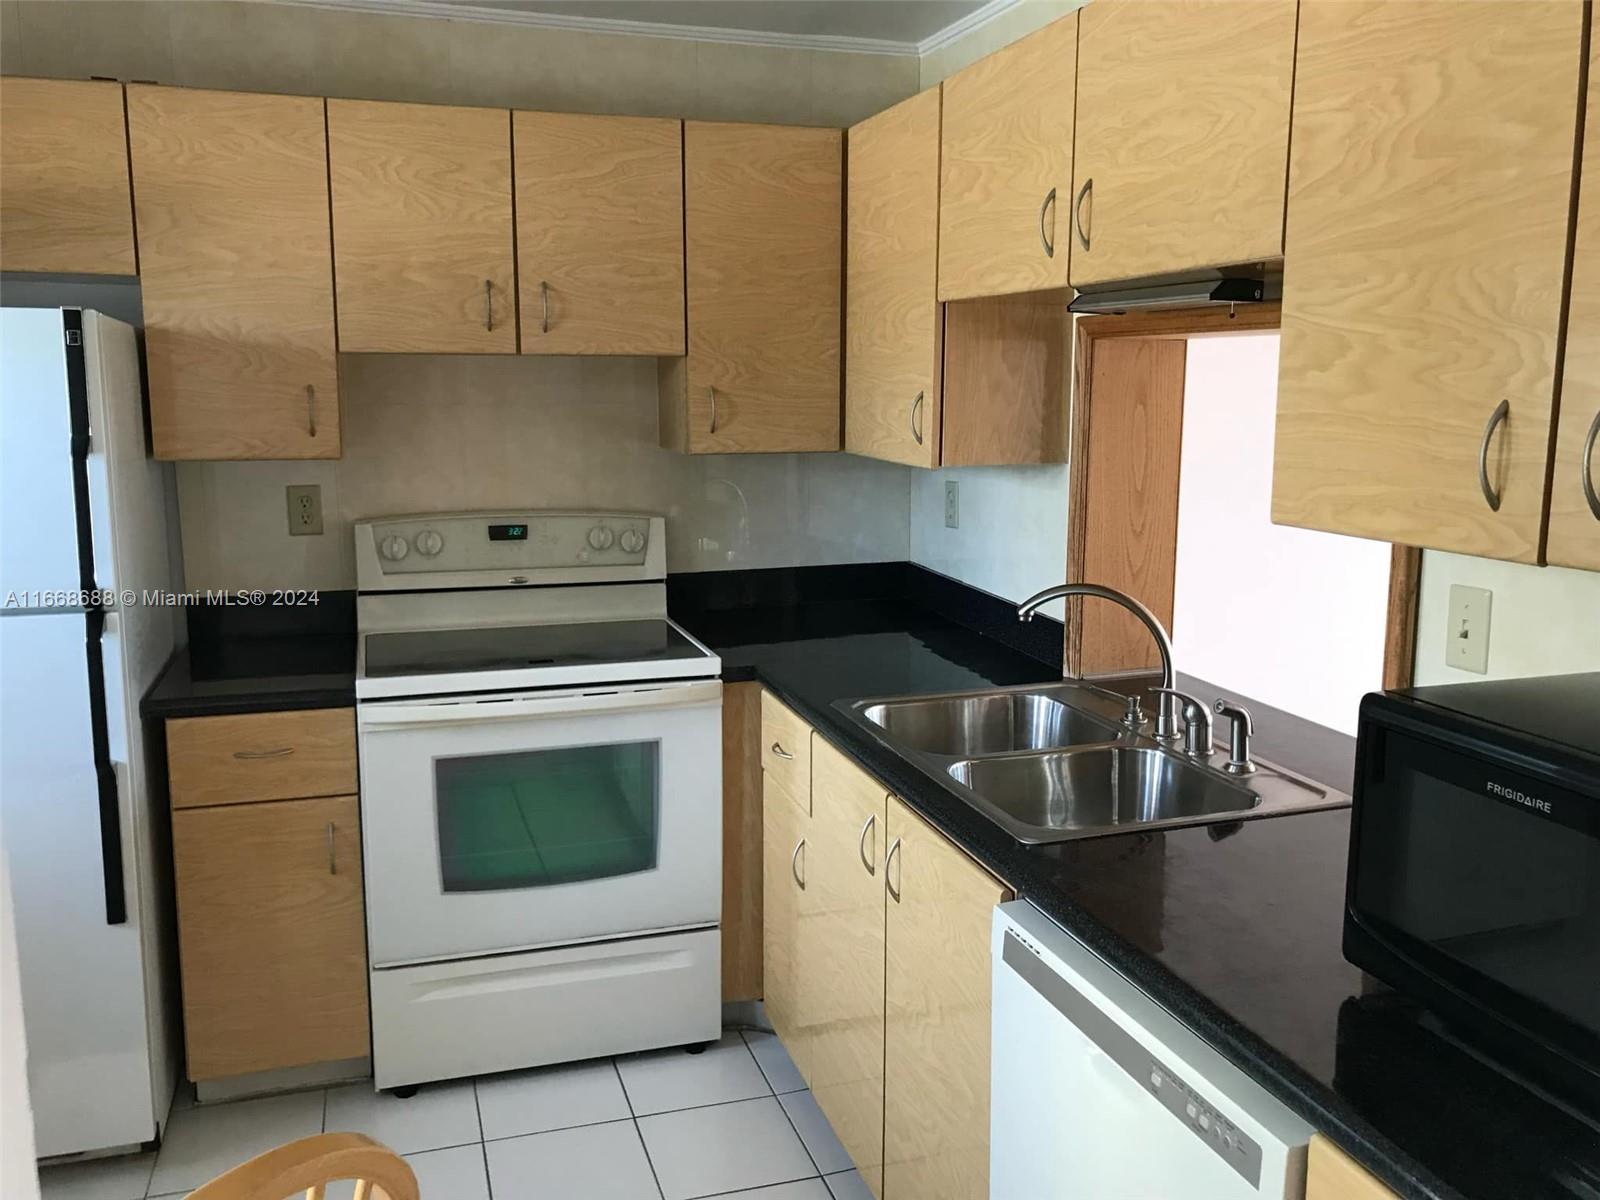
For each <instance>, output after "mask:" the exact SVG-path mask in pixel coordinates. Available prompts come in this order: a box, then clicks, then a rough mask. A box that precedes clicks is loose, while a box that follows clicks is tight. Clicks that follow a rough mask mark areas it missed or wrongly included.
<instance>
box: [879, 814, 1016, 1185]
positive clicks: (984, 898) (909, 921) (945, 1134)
mask: <svg viewBox="0 0 1600 1200" xmlns="http://www.w3.org/2000/svg"><path fill="white" fill-rule="evenodd" d="M888 839H889V846H890V847H891V850H892V853H891V856H890V860H889V863H888V867H887V870H888V872H889V878H888V895H889V903H888V908H887V916H886V920H885V922H884V924H885V934H884V943H885V947H886V966H885V970H884V982H885V993H886V1015H885V1043H884V1055H883V1060H884V1097H883V1099H884V1109H883V1196H884V1197H885V1198H886V1200H913V1198H915V1200H985V1198H986V1197H987V1196H988V1195H989V1010H990V1003H989V991H990V977H989V970H990V968H989V958H990V956H989V936H990V926H991V923H992V921H993V915H994V907H995V905H997V904H999V903H1001V902H1002V901H1004V900H1008V899H1010V898H1011V893H1010V892H1009V891H1008V890H1007V889H1006V888H1005V887H1004V886H1002V885H1001V884H1000V883H998V882H996V880H995V879H994V878H993V876H991V875H990V874H989V873H988V872H987V871H985V870H983V868H981V867H979V866H978V865H977V864H976V863H974V862H973V861H972V860H971V859H970V858H968V857H967V856H966V855H965V854H963V853H962V852H961V851H960V850H958V849H957V848H956V847H955V846H954V845H952V844H951V843H950V842H949V841H948V840H947V839H946V838H945V837H944V836H943V835H942V834H940V833H939V832H938V831H937V830H935V829H934V828H933V827H932V826H930V825H929V824H928V823H927V822H926V821H924V820H922V819H921V818H920V817H918V816H917V815H916V814H915V813H913V812H912V811H911V810H910V809H909V808H907V807H906V806H905V804H903V803H902V802H901V801H899V800H898V799H894V798H890V800H889V828H888Z"/></svg>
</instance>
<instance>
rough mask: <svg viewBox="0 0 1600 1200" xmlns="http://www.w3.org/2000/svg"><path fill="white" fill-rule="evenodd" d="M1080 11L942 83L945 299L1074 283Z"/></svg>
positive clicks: (941, 287) (941, 230) (941, 217)
mask: <svg viewBox="0 0 1600 1200" xmlns="http://www.w3.org/2000/svg"><path fill="white" fill-rule="evenodd" d="M1077 59H1078V14H1077V13H1071V14H1069V15H1068V16H1065V17H1062V18H1061V19H1060V20H1057V21H1053V22H1052V23H1051V24H1049V25H1046V26H1045V27H1044V28H1043V29H1041V30H1039V31H1038V32H1037V33H1033V34H1030V35H1029V36H1027V37H1025V38H1023V39H1021V40H1020V41H1016V42H1013V43H1012V44H1011V45H1009V46H1006V47H1005V48H1004V49H1001V50H998V51H996V52H995V53H993V54H990V55H988V56H987V57H985V58H982V59H980V60H979V61H977V62H975V63H973V64H972V65H971V66H970V67H967V68H965V69H964V70H961V71H958V72H957V73H956V74H954V75H952V76H950V78H948V79H946V80H945V81H944V125H943V131H942V133H941V151H940V185H939V299H941V300H953V299H957V298H959V297H964V296H1001V295H1006V294H1007V293H1011V292H1026V291H1035V290H1038V289H1041V288H1060V287H1065V286H1066V284H1067V260H1068V254H1069V251H1070V248H1071V241H1072V237H1071V232H1070V217H1069V210H1070V205H1071V201H1072V137H1073V107H1074V99H1075V87H1076V80H1077Z"/></svg>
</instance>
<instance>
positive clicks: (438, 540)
mask: <svg viewBox="0 0 1600 1200" xmlns="http://www.w3.org/2000/svg"><path fill="white" fill-rule="evenodd" d="M413 541H414V543H415V545H416V547H417V553H418V554H421V555H423V556H425V557H427V558H432V557H433V556H434V555H435V554H437V553H439V551H441V550H443V549H444V538H443V537H441V536H440V535H439V532H438V531H437V530H434V529H424V530H423V531H422V532H421V533H419V534H417V536H416V537H415V538H414V539H413Z"/></svg>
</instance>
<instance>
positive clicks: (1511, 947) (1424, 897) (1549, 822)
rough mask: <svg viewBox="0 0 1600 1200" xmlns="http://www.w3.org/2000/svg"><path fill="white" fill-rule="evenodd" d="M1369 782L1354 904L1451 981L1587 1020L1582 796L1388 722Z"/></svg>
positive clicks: (1598, 857)
mask: <svg viewBox="0 0 1600 1200" xmlns="http://www.w3.org/2000/svg"><path fill="white" fill-rule="evenodd" d="M1368 790H1369V794H1370V799H1369V800H1368V801H1367V802H1366V803H1365V804H1363V806H1362V808H1363V811H1362V817H1361V822H1362V824H1361V831H1360V848H1361V851H1360V857H1359V859H1358V865H1357V872H1356V879H1355V897H1354V899H1355V906H1356V909H1357V912H1358V914H1360V915H1361V916H1363V917H1364V918H1366V919H1367V920H1369V921H1372V920H1376V921H1377V922H1380V923H1382V924H1383V925H1385V926H1387V927H1389V928H1391V929H1395V930H1398V931H1400V932H1401V933H1402V934H1403V935H1405V936H1406V937H1408V938H1410V939H1414V940H1415V942H1418V943H1421V945H1422V946H1423V947H1426V948H1427V950H1428V951H1429V952H1430V957H1431V959H1432V961H1431V962H1430V964H1429V965H1430V966H1431V967H1432V968H1433V969H1434V970H1435V971H1436V972H1437V973H1439V974H1441V975H1443V976H1446V977H1448V978H1451V979H1453V980H1455V981H1456V982H1457V983H1458V984H1464V985H1465V986H1467V987H1468V988H1470V989H1472V990H1481V986H1482V982H1483V981H1487V982H1488V983H1489V985H1490V986H1491V987H1494V988H1502V989H1505V991H1506V992H1509V993H1513V994H1515V995H1517V996H1519V997H1521V998H1523V999H1524V1000H1525V1001H1532V1002H1533V1004H1535V1005H1536V1006H1539V1007H1542V1008H1544V1009H1546V1010H1551V1011H1554V1012H1555V1013H1558V1014H1560V1015H1561V1016H1562V1017H1563V1018H1565V1019H1566V1020H1568V1021H1572V1022H1575V1023H1576V1024H1577V1025H1579V1026H1580V1027H1582V1028H1584V1029H1586V1030H1589V1031H1591V1032H1596V1031H1600V987H1596V986H1595V980H1596V979H1600V828H1597V820H1596V813H1597V807H1596V805H1595V803H1594V802H1593V801H1592V800H1586V799H1585V798H1584V797H1582V796H1577V795H1574V794H1572V793H1570V792H1567V791H1564V790H1562V789H1559V788H1556V787H1554V786H1553V785H1549V784H1545V783H1542V782H1537V781H1535V780H1533V779H1531V778H1523V777H1519V776H1517V775H1514V774H1510V773H1508V772H1503V771H1491V770H1488V769H1486V767H1485V765H1484V764H1482V763H1481V762H1477V761H1473V760H1470V759H1463V757H1462V756H1461V755H1459V754H1453V753H1452V752H1450V751H1448V750H1445V749H1443V748H1441V747H1438V746H1435V745H1434V744H1432V743H1430V742H1427V741H1424V740H1422V739H1418V738H1409V737H1406V736H1403V735H1400V734H1397V733H1389V734H1388V735H1386V738H1385V742H1384V745H1383V748H1382V751H1381V752H1380V754H1379V755H1377V756H1376V758H1375V761H1374V762H1373V763H1372V764H1371V776H1370V778H1369V779H1368ZM1473 980H1476V981H1478V982H1479V986H1478V987H1477V988H1474V987H1473Z"/></svg>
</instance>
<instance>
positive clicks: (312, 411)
mask: <svg viewBox="0 0 1600 1200" xmlns="http://www.w3.org/2000/svg"><path fill="white" fill-rule="evenodd" d="M306 433H307V434H309V435H310V436H311V437H316V436H317V387H316V385H315V384H312V383H308V384H306Z"/></svg>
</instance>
